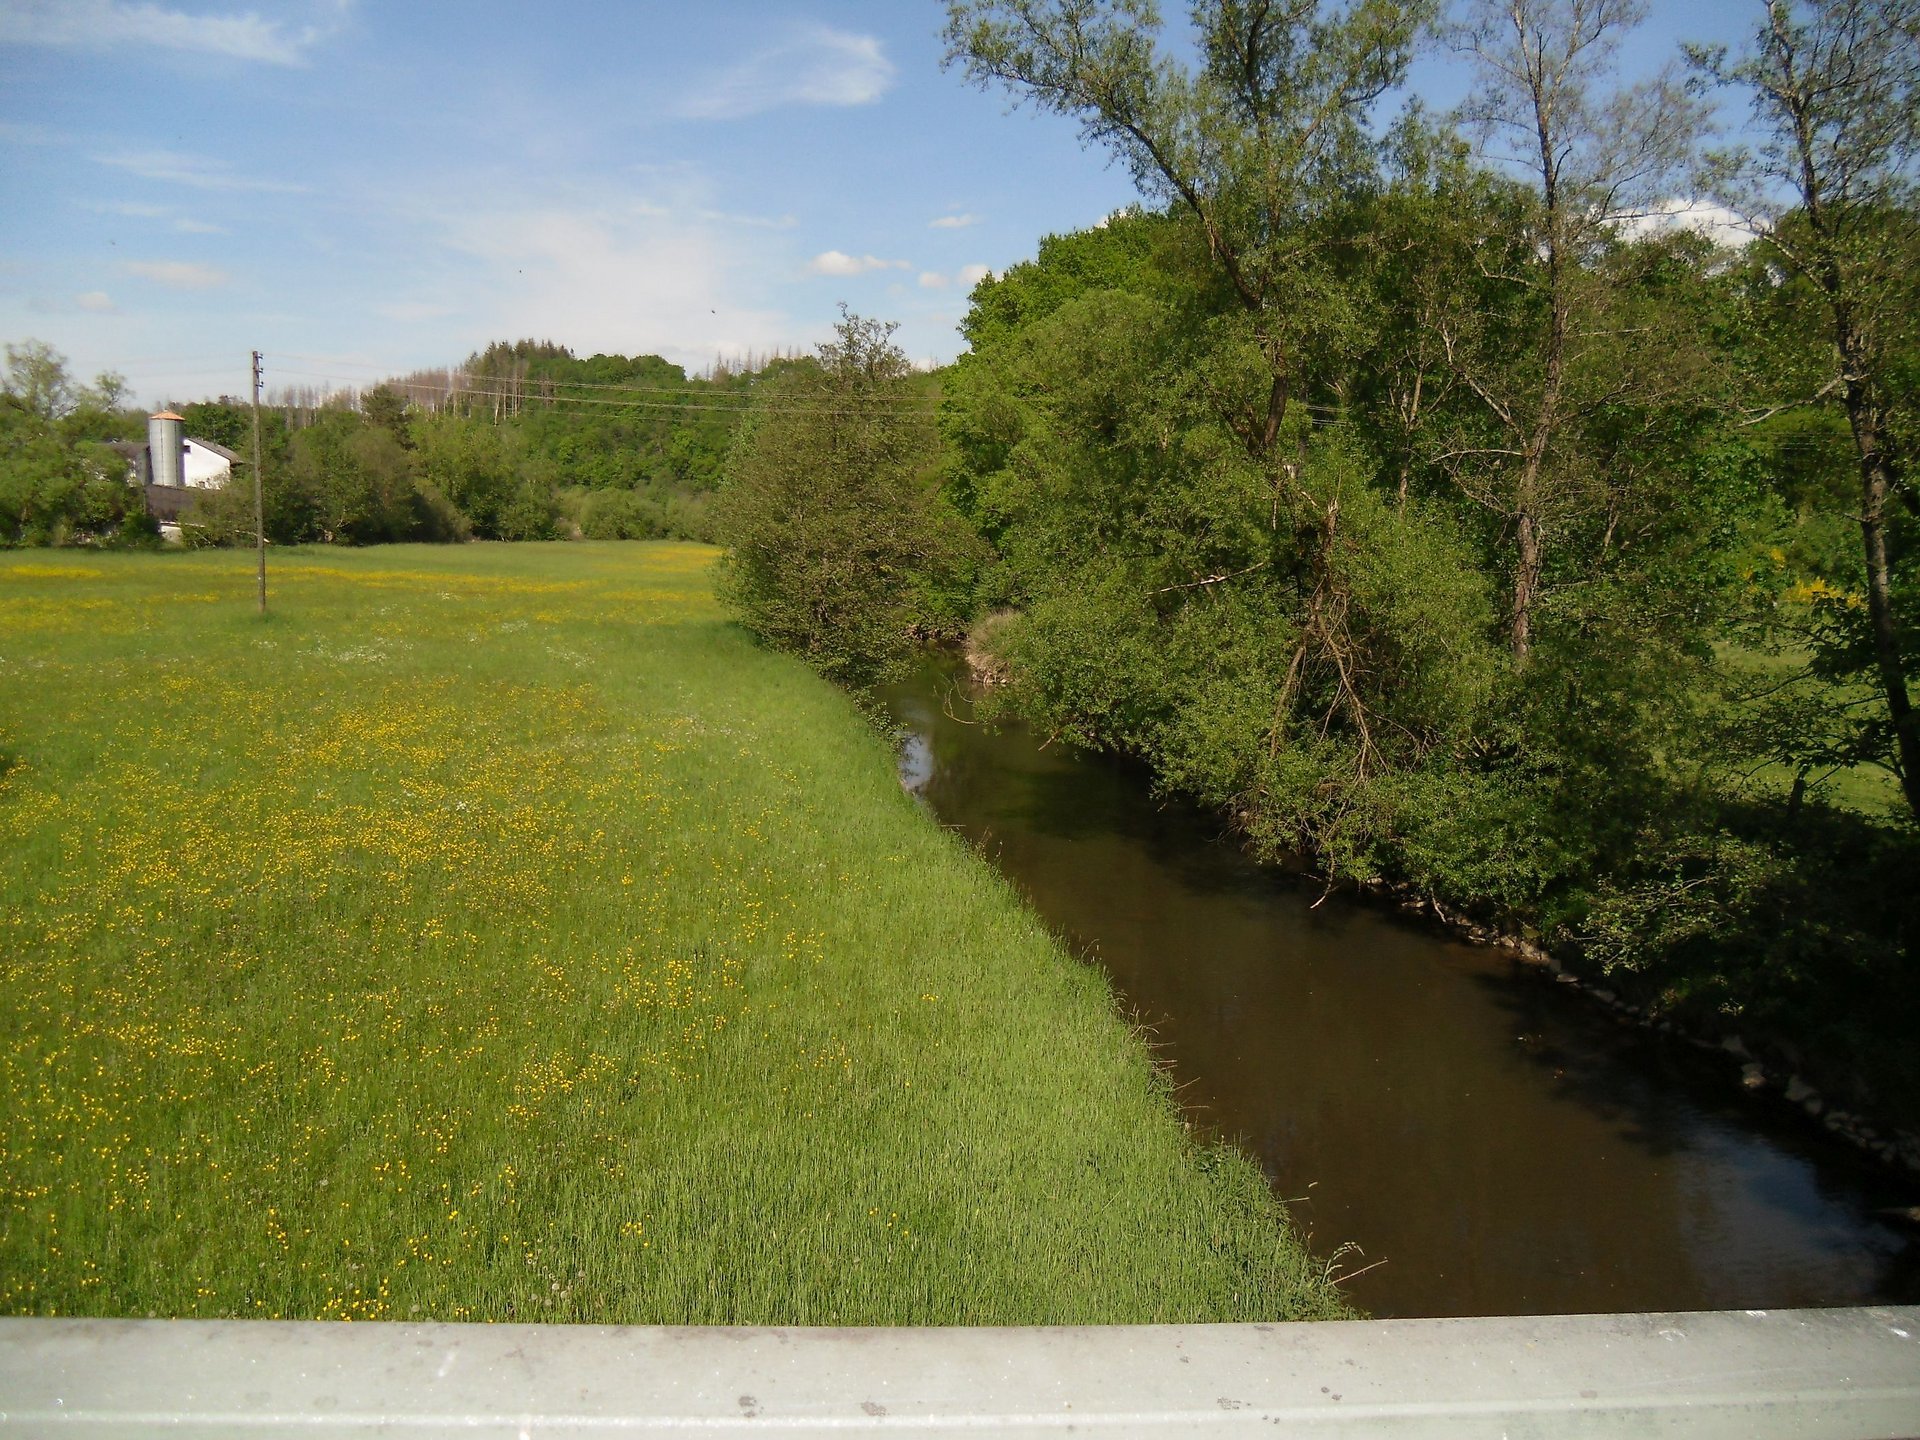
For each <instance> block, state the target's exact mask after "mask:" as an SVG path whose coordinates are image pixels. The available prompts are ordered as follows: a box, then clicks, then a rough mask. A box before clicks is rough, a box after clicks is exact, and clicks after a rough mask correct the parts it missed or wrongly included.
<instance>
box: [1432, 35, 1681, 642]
mask: <svg viewBox="0 0 1920 1440" xmlns="http://www.w3.org/2000/svg"><path fill="white" fill-rule="evenodd" d="M1642 13H1643V12H1642V7H1641V6H1640V5H1639V4H1638V3H1637V0H1473V3H1471V4H1470V5H1469V6H1468V7H1467V10H1466V13H1465V15H1464V17H1463V19H1462V21H1461V22H1460V23H1459V24H1458V25H1456V26H1455V27H1454V29H1453V43H1454V44H1455V45H1456V46H1457V47H1458V48H1459V49H1460V50H1462V51H1463V52H1464V53H1465V54H1467V55H1468V56H1469V57H1470V58H1471V60H1472V62H1473V65H1474V69H1475V72H1476V77H1475V86H1474V90H1473V93H1472V94H1471V95H1470V96H1469V98H1468V100H1467V102H1466V104H1465V106H1464V107H1463V111H1462V113H1463V118H1465V119H1466V120H1467V121H1468V123H1469V124H1470V125H1471V126H1472V127H1473V128H1474V129H1475V130H1476V131H1477V132H1478V134H1479V137H1480V139H1481V142H1482V143H1481V153H1482V156H1483V158H1485V159H1487V160H1489V161H1490V162H1492V163H1493V164H1494V165H1495V166H1496V167H1497V168H1498V169H1500V170H1501V171H1503V172H1504V173H1507V174H1509V175H1514V176H1518V177H1520V178H1521V179H1522V180H1523V182H1524V184H1525V186H1526V194H1527V196H1528V200H1529V206H1528V208H1529V211H1530V213H1529V214H1528V215H1527V216H1526V217H1525V221H1526V223H1525V231H1524V239H1525V244H1524V245H1523V246H1521V247H1520V248H1519V249H1518V250H1515V249H1514V248H1513V247H1511V246H1508V247H1507V248H1506V249H1505V252H1504V253H1501V254H1498V256H1497V258H1496V259H1495V261H1494V265H1495V267H1497V272H1498V273H1496V274H1494V275H1491V276H1490V278H1492V279H1494V280H1496V281H1497V282H1501V283H1504V284H1506V285H1508V286H1511V287H1514V288H1517V290H1518V291H1519V295H1518V297H1517V309H1518V313H1520V314H1521V315H1522V317H1523V319H1522V322H1521V324H1520V325H1519V326H1517V327H1511V328H1510V330H1509V333H1507V334H1504V335H1502V336H1501V337H1500V339H1499V342H1498V348H1499V349H1500V351H1501V352H1502V353H1501V354H1500V355H1498V356H1497V357H1496V356H1492V355H1489V353H1488V348H1489V347H1484V346H1481V347H1476V346H1474V345H1473V344H1472V343H1471V341H1470V339H1469V338H1468V335H1469V334H1471V333H1472V332H1475V331H1476V330H1478V329H1479V317H1477V316H1475V315H1472V314H1467V313H1455V314H1454V315H1453V316H1451V317H1449V319H1448V320H1447V321H1446V322H1444V324H1443V330H1444V333H1445V335H1446V339H1447V349H1448V354H1449V355H1450V357H1452V358H1453V359H1454V361H1455V363H1456V364H1457V366H1458V367H1459V369H1460V373H1461V375H1462V378H1463V379H1464V380H1465V381H1466V383H1467V384H1468V385H1469V386H1470V387H1471V388H1472V389H1473V391H1474V392H1475V393H1476V394H1477V395H1478V396H1479V397H1480V399H1481V400H1482V402H1483V403H1484V405H1485V407H1486V410H1487V412H1488V414H1489V415H1490V417H1491V418H1492V421H1493V422H1494V424H1493V428H1494V433H1495V436H1496V437H1497V438H1496V439H1495V440H1494V441H1493V442H1492V443H1489V444H1487V445H1484V446H1480V447H1474V448H1472V449H1470V450H1469V451H1468V452H1467V453H1466V454H1465V455H1464V456H1463V457H1462V458H1464V459H1467V460H1469V461H1471V462H1479V463H1476V464H1474V465H1472V467H1471V469H1470V471H1469V474H1470V479H1469V482H1468V483H1469V488H1470V490H1471V491H1472V492H1473V493H1475V494H1476V495H1478V496H1479V497H1481V498H1482V499H1483V503H1488V504H1491V505H1493V506H1495V507H1496V508H1497V509H1499V510H1501V511H1502V512H1503V518H1504V520H1505V521H1506V523H1507V524H1508V525H1509V526H1511V531H1512V535H1513V551H1514V553H1513V568H1512V592H1511V601H1510V611H1509V617H1508V633H1509V643H1510V645H1511V647H1512V651H1513V655H1514V658H1515V659H1516V660H1518V661H1520V662H1522V663H1524V662H1525V661H1526V659H1527V657H1528V654H1529V652H1530V650H1531V649H1532V646H1533V640H1534V628H1535V624H1534V620H1535V610H1536V607H1537V605H1538V602H1539V598H1540V589H1541V580H1542V576H1543V573H1544V570H1545V567H1546V559H1547V548H1548V545H1549V542H1550V537H1551V533H1552V530H1553V527H1554V524H1555V522H1556V520H1557V519H1558V518H1559V515H1560V513H1561V512H1562V511H1563V510H1564V508H1565V503H1564V502H1565V500H1566V496H1565V494H1564V493H1563V492H1564V490H1565V489H1567V488H1569V487H1567V486H1565V485H1563V484H1561V483H1559V482H1560V481H1561V480H1562V478H1563V475H1562V472H1563V471H1564V470H1565V468H1566V467H1565V464H1564V460H1565V457H1564V455H1563V453H1562V451H1563V448H1564V437H1565V432H1566V431H1567V429H1568V428H1569V423H1570V422H1572V421H1575V420H1576V419H1577V418H1578V417H1577V416H1576V415H1574V414H1572V413H1570V412H1572V411H1574V410H1576V409H1577V408H1578V406H1579V404H1580V402H1579V401H1577V400H1576V398H1575V396H1574V393H1573V392H1574V388H1575V384H1574V374H1573V372H1574V371H1575V369H1576V368H1577V367H1578V366H1579V365H1580V363H1581V361H1582V359H1583V358H1584V357H1585V355H1586V353H1587V352H1588V350H1589V349H1590V348H1591V347H1592V345H1593V343H1594V341H1595V340H1596V338H1598V334H1597V332H1599V331H1601V330H1603V329H1604V328H1605V326H1606V321H1605V320H1604V319H1603V318H1602V316H1603V315H1604V312H1605V308H1606V307H1605V296H1604V293H1602V292H1603V291H1604V288H1605V287H1604V279H1603V277H1604V274H1605V272H1604V270H1603V269H1602V267H1600V266H1599V265H1598V264H1597V263H1596V262H1597V260H1598V259H1599V257H1600V253H1601V252H1602V250H1603V249H1604V248H1605V246H1606V245H1607V243H1608V242H1609V241H1610V240H1611V239H1612V238H1613V234H1614V228H1615V227H1616V226H1617V225H1618V224H1619V223H1620V221H1621V220H1622V219H1623V218H1627V217H1630V216H1633V215H1635V214H1644V213H1645V212H1646V211H1647V210H1648V209H1649V208H1650V207H1651V206H1652V205H1653V204H1654V203H1655V202H1657V201H1658V200H1660V199H1661V198H1662V196H1663V195H1664V194H1666V193H1667V186H1668V185H1669V184H1670V183H1671V181H1672V180H1673V179H1674V178H1675V177H1676V175H1677V174H1678V172H1679V170H1680V168H1681V164H1682V161H1683V160H1684V158H1685V156H1686V154H1687V152H1688V147H1689V146H1690V145H1691V143H1692V141H1693V138H1694V135H1695V133H1696V131H1697V127H1698V124H1699V116H1698V114H1697V111H1696V108H1695V106H1694V105H1693V104H1692V103H1691V102H1690V100H1689V98H1688V97H1687V95H1686V94H1685V92H1684V90H1683V88H1682V87H1681V86H1680V85H1679V84H1678V83H1676V81H1675V80H1674V78H1673V77H1672V76H1671V75H1669V74H1665V73H1663V74H1661V75H1659V76H1656V77H1654V78H1653V79H1651V80H1648V81H1646V82H1644V83H1642V84H1640V85H1635V86H1631V87H1619V86H1616V85H1614V84H1613V83H1612V80H1611V75H1612V71H1613V66H1614V60H1615V55H1616V52H1617V50H1618V48H1619V44H1620V41H1621V39H1622V37H1623V36H1624V35H1625V33H1626V32H1627V31H1628V30H1629V29H1631V28H1632V26H1634V25H1635V24H1637V23H1638V21H1639V19H1640V17H1641V14H1642ZM1480 249H1481V253H1482V255H1483V256H1487V255H1490V254H1493V253H1494V251H1493V249H1492V247H1487V246H1482V247H1480ZM1462 332H1468V334H1463V333H1462ZM1516 340H1517V341H1518V342H1519V349H1518V353H1517V354H1516V353H1514V344H1515V341H1516ZM1613 379H1614V382H1615V383H1613V384H1610V385H1609V386H1605V387H1602V395H1604V396H1605V398H1609V399H1610V398H1612V397H1613V395H1614V394H1616V393H1617V392H1618V389H1619V385H1620V383H1627V384H1630V383H1631V376H1630V375H1629V374H1622V373H1619V372H1616V374H1615V376H1614V377H1613ZM1590 398H1600V397H1590Z"/></svg>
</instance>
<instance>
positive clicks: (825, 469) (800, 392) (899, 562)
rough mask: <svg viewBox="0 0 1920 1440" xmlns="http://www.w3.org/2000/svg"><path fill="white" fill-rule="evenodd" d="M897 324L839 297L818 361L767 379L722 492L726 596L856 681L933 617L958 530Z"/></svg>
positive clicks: (719, 515) (839, 675)
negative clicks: (865, 314)
mask: <svg viewBox="0 0 1920 1440" xmlns="http://www.w3.org/2000/svg"><path fill="white" fill-rule="evenodd" d="M893 329H894V327H893V326H892V325H887V324H883V323H881V322H879V321H874V320H865V319H862V318H860V317H859V316H856V315H851V314H845V313H843V315H842V318H841V321H840V324H839V325H838V326H837V327H836V331H835V336H836V338H835V339H834V340H833V341H831V342H829V343H828V344H826V345H823V346H822V347H821V349H820V357H819V360H818V363H817V364H813V365H807V366H794V367H792V368H790V369H787V370H786V371H784V372H783V373H782V374H781V375H779V376H778V377H777V378H776V379H774V380H773V381H771V382H769V383H768V384H766V385H764V386H762V387H761V388H760V389H759V391H758V392H757V394H756V397H755V408H754V411H753V413H752V414H751V415H750V417H749V418H748V420H747V423H746V425H745V426H744V427H743V429H742V430H741V432H740V435H739V438H738V440H737V441H736V442H735V446H734V451H733V454H732V457H731V459H730V460H729V462H728V466H727V477H726V482H725V484H724V486H723V487H722V489H721V491H720V494H719V497H718V500H717V502H716V507H715V516H714V528H715V532H716V534H717V536H718V538H719V539H720V541H721V543H723V544H725V545H726V546H727V547H728V555H727V559H726V562H725V565H724V567H723V569H722V572H721V580H720V591H721V595H722V597H723V598H724V599H725V600H726V602H727V603H728V604H729V605H730V606H731V607H732V608H733V609H734V611H735V613H736V614H738V615H739V617H740V618H741V620H742V621H743V622H744V623H745V624H746V626H747V628H748V629H750V630H752V631H753V632H754V633H755V634H757V635H759V636H760V637H761V638H762V639H764V640H766V641H768V642H769V643H770V644H773V645H775V646H778V647H779V648H781V649H785V650H791V651H793V652H794V653H795V654H798V655H800V656H801V657H803V658H804V659H805V660H806V661H807V662H808V663H809V664H811V665H812V666H814V667H815V668H816V669H817V670H819V671H820V672H821V673H822V674H823V675H826V676H827V677H829V678H830V679H833V680H837V681H840V682H842V683H845V684H848V685H852V686H855V687H863V686H869V685H872V684H873V683H875V682H876V681H878V680H880V679H882V678H883V677H885V676H886V675H887V674H888V673H890V672H891V671H892V670H894V669H895V668H896V667H897V666H898V665H899V664H900V663H901V662H902V661H903V660H904V659H905V658H906V655H907V653H908V647H909V646H910V644H911V642H912V639H913V637H914V635H915V633H916V632H917V631H921V630H923V629H925V628H926V627H927V626H928V625H929V623H930V622H932V623H937V621H938V619H939V618H940V616H939V611H940V609H941V607H940V606H939V605H938V604H937V603H935V601H936V598H937V596H938V595H939V594H940V593H941V592H943V591H951V590H952V588H953V585H952V579H951V577H952V575H953V573H954V571H955V570H956V569H958V568H960V567H961V565H962V564H963V563H964V559H965V555H966V543H965V540H966V537H965V535H964V532H963V531H962V529H961V527H960V526H959V525H958V523H957V522H956V521H955V520H954V519H953V518H952V516H951V514H950V512H949V511H948V510H947V509H946V507H945V506H944V505H943V504H942V503H941V502H940V498H939V495H938V493H937V489H936V484H935V472H936V464H937V460H938V455H939V450H938V436H937V433H936V431H935V428H934V425H933V420H932V413H931V407H930V406H929V405H928V404H927V403H926V402H925V401H924V400H923V399H922V397H921V396H920V395H919V394H918V393H916V390H917V387H916V386H915V385H914V384H913V383H912V381H911V377H910V373H909V369H908V366H907V359H906V356H905V355H904V354H903V353H902V352H901V351H900V349H899V347H898V346H896V345H894V344H893V343H892V339H891V336H892V334H893Z"/></svg>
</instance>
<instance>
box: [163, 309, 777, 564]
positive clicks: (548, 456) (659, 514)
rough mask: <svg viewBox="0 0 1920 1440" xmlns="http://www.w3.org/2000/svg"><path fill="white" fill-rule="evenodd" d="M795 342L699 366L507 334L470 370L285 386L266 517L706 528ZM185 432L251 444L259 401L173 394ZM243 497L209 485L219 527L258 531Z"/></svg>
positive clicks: (578, 529)
mask: <svg viewBox="0 0 1920 1440" xmlns="http://www.w3.org/2000/svg"><path fill="white" fill-rule="evenodd" d="M796 363H808V362H805V361H799V360H796V359H795V358H794V357H792V356H786V355H779V354H775V355H769V356H764V357H754V356H749V357H748V358H747V359H746V360H745V361H744V362H742V363H740V364H739V365H737V366H730V365H728V364H727V363H725V362H716V363H715V364H714V366H713V367H711V368H710V369H709V370H708V371H707V373H705V374H704V375H696V376H689V375H688V374H687V372H686V371H685V369H683V368H682V367H681V366H679V365H676V364H673V363H672V362H670V361H667V360H663V359H662V358H661V357H659V356H658V355H636V356H625V355H594V356H591V357H589V358H587V359H581V358H579V357H577V356H575V355H574V353H573V352H572V351H571V350H569V349H568V348H567V347H565V346H564V345H558V344H555V343H554V342H552V341H549V340H516V341H500V342H496V343H494V344H492V345H489V346H487V348H486V349H484V350H481V351H478V352H477V353H475V354H473V355H470V356H468V357H467V359H466V361H465V362H464V363H463V364H461V365H459V366H450V367H447V368H444V369H432V370H418V371H414V372H412V373H411V374H407V375H400V376H395V377H391V378H389V379H386V380H383V381H381V382H379V383H378V384H375V385H373V386H370V387H367V388H365V389H356V388H351V387H342V388H333V389H320V388H316V387H306V388H294V389H288V390H281V391H277V392H275V393H274V394H273V395H272V397H271V398H272V400H273V404H272V406H271V411H270V415H271V418H270V421H269V423H268V426H267V430H268V434H267V436H266V437H265V440H264V443H265V445H266V446H267V449H268V452H269V453H268V454H267V456H266V467H265V468H266V483H267V496H266V502H267V529H268V532H269V534H270V535H271V536H272V538H274V539H275V540H277V541H281V542H283V543H290V542H295V541H302V540H321V541H331V542H337V543H349V544H364V543H373V542H379V541H388V540H459V539H467V538H477V539H490V540H538V539H554V538H567V537H571V536H585V537H587V538H590V539H649V538H654V537H663V538H672V539H688V540H707V539H710V538H711V537H712V527H711V525H710V523H709V522H708V519H707V503H708V500H709V497H710V496H711V495H712V493H713V491H714V490H715V489H716V487H717V486H718V485H719V482H720V476H721V472H722V469H723V467H724V465H725V461H726V455H727V449H728V446H729V445H730V444H731V443H732V439H733V434H734V431H735V429H736V428H737V427H738V426H739V424H740V421H741V418H742V417H743V416H744V415H745V414H746V412H747V409H748V407H749V406H750V404H751V403H752V391H753V389H754V387H755V386H756V385H757V384H758V383H759V382H760V381H761V380H762V379H763V378H764V377H766V376H767V375H769V374H771V373H774V372H776V371H777V370H778V369H780V368H781V367H783V366H788V365H792V364H796ZM177 408H179V409H180V411H181V413H182V414H183V415H184V416H185V417H186V421H187V429H188V431H189V432H190V433H193V434H196V435H200V436H202V437H204V438H206V439H209V440H215V441H218V442H219V443H221V444H223V445H227V446H229V447H230V448H232V449H234V450H236V451H239V452H241V453H245V447H246V446H247V445H249V444H250V443H251V423H252V422H251V412H250V411H249V410H248V408H247V407H246V406H245V405H244V403H242V402H240V401H237V400H234V399H231V398H222V399H221V400H218V401H212V402H202V403H197V404H190V405H184V406H180V407H177ZM244 499H245V497H242V496H238V495H218V496H210V497H209V499H208V501H207V502H206V503H205V504H204V505H203V506H202V507H201V511H202V513H201V514H200V515H199V516H198V519H199V521H200V523H201V527H202V528H201V530H200V532H199V533H200V534H201V535H203V536H204V537H205V538H207V539H209V540H212V541H216V542H218V541H220V540H223V539H226V538H228V537H229V532H238V531H239V530H248V531H250V529H251V524H250V520H249V518H248V514H247V513H246V512H247V505H246V504H243V503H242V501H243V500H244Z"/></svg>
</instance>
